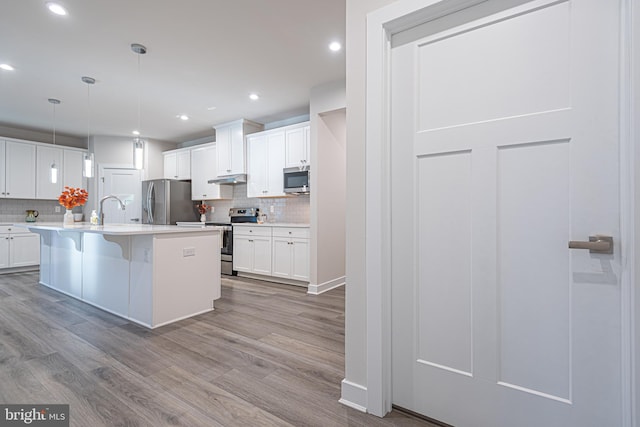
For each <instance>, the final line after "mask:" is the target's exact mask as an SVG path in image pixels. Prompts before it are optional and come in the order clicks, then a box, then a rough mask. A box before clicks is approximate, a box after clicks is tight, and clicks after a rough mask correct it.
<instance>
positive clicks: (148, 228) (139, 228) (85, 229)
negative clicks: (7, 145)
mask: <svg viewBox="0 0 640 427" xmlns="http://www.w3.org/2000/svg"><path fill="white" fill-rule="evenodd" d="M13 225H14V226H15V227H22V228H28V229H30V230H48V231H75V232H80V233H95V234H109V235H121V236H128V235H137V234H168V233H203V232H211V231H219V230H221V227H215V226H214V227H178V226H177V225H152V224H106V225H91V224H90V223H88V222H81V223H75V224H70V225H63V224H62V223H60V222H18V223H14V224H13Z"/></svg>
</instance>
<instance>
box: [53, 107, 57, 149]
mask: <svg viewBox="0 0 640 427" xmlns="http://www.w3.org/2000/svg"><path fill="white" fill-rule="evenodd" d="M53 145H56V104H55V103H54V104H53Z"/></svg>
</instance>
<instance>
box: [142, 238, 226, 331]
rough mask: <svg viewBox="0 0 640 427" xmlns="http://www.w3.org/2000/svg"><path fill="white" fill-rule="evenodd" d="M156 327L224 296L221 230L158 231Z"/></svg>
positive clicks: (196, 311) (202, 309) (155, 247)
mask: <svg viewBox="0 0 640 427" xmlns="http://www.w3.org/2000/svg"><path fill="white" fill-rule="evenodd" d="M153 266H154V267H153V327H157V326H161V325H164V324H167V323H171V322H173V321H176V320H180V319H184V318H187V317H190V316H193V315H195V314H199V313H204V312H207V311H211V310H213V300H214V299H217V298H220V237H219V231H212V232H207V233H198V234H178V235H175V234H174V235H156V236H154V243H153Z"/></svg>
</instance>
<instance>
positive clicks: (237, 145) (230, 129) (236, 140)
mask: <svg viewBox="0 0 640 427" xmlns="http://www.w3.org/2000/svg"><path fill="white" fill-rule="evenodd" d="M262 128H263V126H262V125H261V124H259V123H255V122H252V121H250V120H245V119H240V120H236V121H233V122H230V123H224V124H220V125H217V126H214V129H215V130H216V168H217V173H218V176H226V175H236V174H244V173H246V161H245V160H246V144H245V136H246V135H248V134H252V133H255V132H259V131H261V130H262Z"/></svg>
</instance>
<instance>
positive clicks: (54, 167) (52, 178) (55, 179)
mask: <svg viewBox="0 0 640 427" xmlns="http://www.w3.org/2000/svg"><path fill="white" fill-rule="evenodd" d="M49 180H50V181H51V183H52V184H57V183H58V166H57V165H56V162H53V163H51V174H50V176H49Z"/></svg>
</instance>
